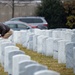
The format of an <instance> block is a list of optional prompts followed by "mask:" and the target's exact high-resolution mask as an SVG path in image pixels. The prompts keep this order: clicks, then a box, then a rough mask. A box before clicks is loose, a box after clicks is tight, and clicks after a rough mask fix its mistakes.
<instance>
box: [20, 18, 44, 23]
mask: <svg viewBox="0 0 75 75" xmlns="http://www.w3.org/2000/svg"><path fill="white" fill-rule="evenodd" d="M19 20H20V21H22V22H26V23H43V21H42V20H41V19H38V18H26V19H19Z"/></svg>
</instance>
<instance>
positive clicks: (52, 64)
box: [0, 45, 75, 75]
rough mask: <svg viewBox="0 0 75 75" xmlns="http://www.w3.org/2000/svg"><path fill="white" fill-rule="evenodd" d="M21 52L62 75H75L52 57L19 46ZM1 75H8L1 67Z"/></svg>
mask: <svg viewBox="0 0 75 75" xmlns="http://www.w3.org/2000/svg"><path fill="white" fill-rule="evenodd" d="M17 46H18V47H19V48H20V50H22V51H24V52H25V54H27V55H29V56H30V57H31V59H32V60H35V61H37V62H39V63H40V64H43V65H46V66H47V67H48V69H49V70H54V71H57V72H59V73H60V74H61V75H75V74H74V73H73V69H67V68H66V65H65V64H58V61H57V60H55V59H53V57H51V56H45V55H42V54H39V53H37V52H34V51H32V50H28V49H26V48H24V47H22V46H21V45H17ZM0 75H8V74H7V73H5V72H4V70H3V68H2V67H1V66H0Z"/></svg>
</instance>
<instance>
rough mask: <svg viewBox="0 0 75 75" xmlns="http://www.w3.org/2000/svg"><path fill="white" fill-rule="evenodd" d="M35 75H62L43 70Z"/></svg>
mask: <svg viewBox="0 0 75 75" xmlns="http://www.w3.org/2000/svg"><path fill="white" fill-rule="evenodd" d="M33 75H60V73H58V72H56V71H52V70H41V71H37V72H35V73H34V74H33Z"/></svg>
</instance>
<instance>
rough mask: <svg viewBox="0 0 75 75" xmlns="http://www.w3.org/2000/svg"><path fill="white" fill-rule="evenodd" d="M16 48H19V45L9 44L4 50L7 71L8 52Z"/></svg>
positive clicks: (6, 69)
mask: <svg viewBox="0 0 75 75" xmlns="http://www.w3.org/2000/svg"><path fill="white" fill-rule="evenodd" d="M14 50H16V51H17V50H19V48H18V47H16V46H7V47H5V51H4V55H5V56H4V71H5V72H7V71H8V54H9V53H10V52H11V51H14Z"/></svg>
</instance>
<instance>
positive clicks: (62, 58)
mask: <svg viewBox="0 0 75 75" xmlns="http://www.w3.org/2000/svg"><path fill="white" fill-rule="evenodd" d="M67 43H69V41H67V40H60V41H58V63H66V53H65V47H66V44H67Z"/></svg>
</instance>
